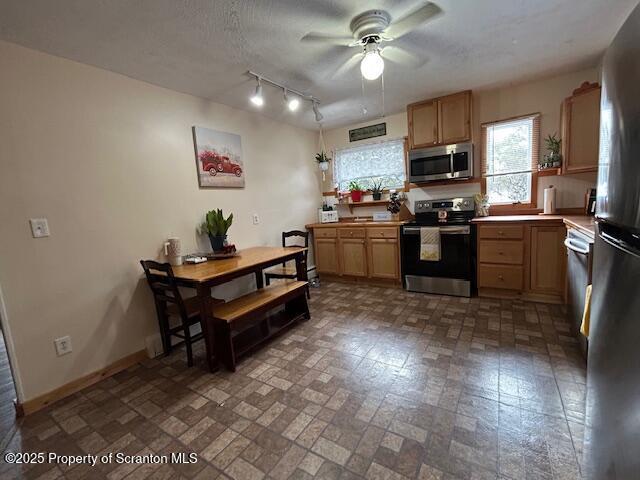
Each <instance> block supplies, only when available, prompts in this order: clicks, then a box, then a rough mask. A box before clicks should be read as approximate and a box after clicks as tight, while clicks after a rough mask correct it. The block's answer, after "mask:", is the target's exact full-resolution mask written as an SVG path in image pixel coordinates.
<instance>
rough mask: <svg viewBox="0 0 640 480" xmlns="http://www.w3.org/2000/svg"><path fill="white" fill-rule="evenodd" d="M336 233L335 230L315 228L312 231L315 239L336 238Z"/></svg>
mask: <svg viewBox="0 0 640 480" xmlns="http://www.w3.org/2000/svg"><path fill="white" fill-rule="evenodd" d="M336 233H337V232H336V229H335V228H316V229H315V230H314V231H313V234H314V235H315V236H316V238H336Z"/></svg>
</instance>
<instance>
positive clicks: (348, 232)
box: [307, 224, 400, 284]
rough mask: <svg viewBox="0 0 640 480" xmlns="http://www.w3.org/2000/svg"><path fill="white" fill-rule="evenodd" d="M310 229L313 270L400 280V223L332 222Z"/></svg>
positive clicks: (344, 276) (346, 276)
mask: <svg viewBox="0 0 640 480" xmlns="http://www.w3.org/2000/svg"><path fill="white" fill-rule="evenodd" d="M307 228H310V229H313V237H314V257H315V263H316V271H317V272H318V273H319V274H320V275H327V276H340V277H342V279H344V280H354V281H368V280H369V281H372V282H373V281H381V282H385V283H395V284H399V283H400V243H399V226H397V225H394V226H389V224H386V225H384V226H380V225H379V224H366V225H363V226H357V227H354V226H353V225H346V226H342V225H340V224H332V226H331V227H324V226H320V227H316V226H315V225H314V226H308V227H307Z"/></svg>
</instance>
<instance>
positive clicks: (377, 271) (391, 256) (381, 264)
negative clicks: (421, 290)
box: [369, 238, 400, 279]
mask: <svg viewBox="0 0 640 480" xmlns="http://www.w3.org/2000/svg"><path fill="white" fill-rule="evenodd" d="M399 258H400V256H399V248H398V241H397V240H386V239H379V238H371V239H369V276H370V277H372V278H391V279H398V278H400V272H399V267H398V265H399Z"/></svg>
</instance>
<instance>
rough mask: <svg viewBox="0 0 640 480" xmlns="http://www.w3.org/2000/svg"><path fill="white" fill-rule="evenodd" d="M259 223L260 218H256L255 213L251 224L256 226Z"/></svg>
mask: <svg viewBox="0 0 640 480" xmlns="http://www.w3.org/2000/svg"><path fill="white" fill-rule="evenodd" d="M259 223H260V217H259V216H258V214H257V213H254V214H253V224H254V225H258V224H259Z"/></svg>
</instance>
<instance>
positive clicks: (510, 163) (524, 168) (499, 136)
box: [481, 113, 540, 178]
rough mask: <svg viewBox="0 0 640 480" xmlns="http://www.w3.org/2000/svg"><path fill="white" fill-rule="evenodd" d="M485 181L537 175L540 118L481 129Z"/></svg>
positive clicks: (525, 117)
mask: <svg viewBox="0 0 640 480" xmlns="http://www.w3.org/2000/svg"><path fill="white" fill-rule="evenodd" d="M481 135H482V145H483V148H482V158H481V170H482V176H483V177H485V178H486V177H494V176H500V175H513V174H518V173H529V172H537V171H538V157H539V154H540V153H539V152H540V114H538V113H537V114H532V115H526V116H523V117H518V118H514V119H509V120H504V121H500V122H490V123H484V124H482V126H481Z"/></svg>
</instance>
